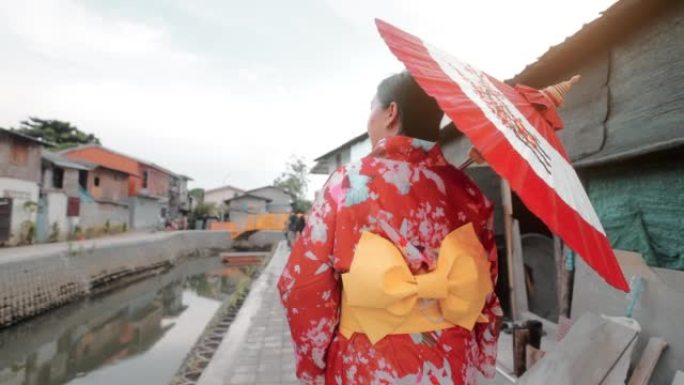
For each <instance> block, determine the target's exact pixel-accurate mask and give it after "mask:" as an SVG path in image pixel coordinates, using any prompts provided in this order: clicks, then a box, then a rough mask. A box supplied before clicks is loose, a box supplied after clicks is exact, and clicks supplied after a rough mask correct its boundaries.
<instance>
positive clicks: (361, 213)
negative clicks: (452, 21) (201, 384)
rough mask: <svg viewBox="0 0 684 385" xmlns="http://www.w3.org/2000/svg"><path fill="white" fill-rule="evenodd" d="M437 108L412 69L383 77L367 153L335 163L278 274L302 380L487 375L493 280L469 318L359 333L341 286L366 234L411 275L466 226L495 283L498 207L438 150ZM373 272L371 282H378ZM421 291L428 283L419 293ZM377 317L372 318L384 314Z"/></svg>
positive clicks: (456, 379) (470, 379) (493, 324)
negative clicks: (388, 246) (390, 250)
mask: <svg viewBox="0 0 684 385" xmlns="http://www.w3.org/2000/svg"><path fill="white" fill-rule="evenodd" d="M441 117H442V112H441V110H440V109H439V107H438V106H437V103H436V102H435V101H434V99H432V98H431V97H429V96H428V95H427V94H425V92H424V91H423V90H422V89H421V88H420V87H419V86H418V85H417V83H416V82H415V80H414V79H413V78H412V77H411V75H410V74H408V73H406V72H403V73H400V74H397V75H394V76H391V77H389V78H387V79H385V80H384V81H382V82H381V83H380V85H379V86H378V89H377V94H376V96H375V98H374V99H373V101H372V104H371V113H370V117H369V120H368V134H369V136H370V140H371V143H372V145H373V150H372V152H371V154H369V155H368V156H366V157H365V158H363V159H361V160H360V161H357V162H352V163H350V164H348V165H345V166H342V167H340V168H339V169H338V170H336V171H335V172H334V173H333V174H332V175H331V176H330V178H329V180H328V181H327V183H326V184H325V186H324V188H323V190H322V193H321V194H320V196H319V198H318V199H317V201H316V202H315V203H314V205H313V208H312V210H311V215H310V218H309V221H308V223H307V226H306V228H305V229H304V232H303V234H302V237H301V238H300V239H299V240H298V241H297V243H296V244H295V245H294V247H293V250H292V254H291V255H290V258H289V261H288V263H287V265H286V267H285V269H284V271H283V273H282V276H281V277H280V280H279V282H278V288H279V290H280V293H281V299H282V302H283V305H284V306H285V309H286V311H287V318H288V321H289V324H290V328H291V331H292V338H293V341H294V345H295V354H296V356H297V376H298V377H299V379H300V380H301V381H302V382H303V383H305V384H475V383H477V377H478V373H480V374H482V375H484V376H485V377H488V378H491V377H492V376H493V375H494V364H495V360H496V341H497V336H498V330H497V319H498V318H499V317H500V316H501V309H500V307H499V304H498V300H497V298H496V295H495V294H494V293H492V292H491V290H490V289H489V290H487V291H486V292H483V293H479V294H477V293H476V296H477V295H480V296H481V298H482V301H481V302H480V303H479V304H477V305H476V306H477V307H478V308H477V314H480V315H479V317H478V319H477V322H476V323H475V321H474V320H473V322H471V323H470V325H468V326H467V327H463V326H458V325H456V324H447V325H448V326H444V324H443V323H442V324H441V326H439V327H436V328H435V330H425V329H424V328H423V329H416V330H417V331H415V332H404V333H402V332H401V328H395V331H393V332H383V333H381V334H379V335H377V334H374V332H370V331H369V332H368V334H366V333H365V332H364V331H363V330H361V329H359V327H360V324H361V323H364V324H366V323H367V321H368V320H369V319H371V318H372V317H370V316H365V315H363V316H358V317H356V320H357V321H358V322H356V321H355V322H349V317H350V316H349V314H351V311H350V310H347V309H349V304H348V303H347V304H345V303H344V302H345V301H346V297H345V295H346V294H345V292H349V293H350V294H351V293H352V291H351V289H353V288H350V287H348V285H349V283H350V282H353V281H352V280H345V278H347V277H346V276H347V275H349V274H346V273H350V268H351V266H352V263H353V262H354V257H355V254H356V253H358V252H359V250H357V249H360V248H361V246H359V245H360V242H361V238H362V234H368V233H370V234H374V235H377V236H380V237H381V238H379V239H380V240H381V242H386V241H382V240H383V239H384V240H387V241H389V242H391V243H392V244H393V245H394V246H396V249H397V252H398V253H400V254H399V255H401V256H402V257H403V262H402V263H405V264H406V266H408V268H409V269H410V272H409V273H410V274H414V275H415V277H420V275H421V274H426V273H429V272H432V271H434V270H435V269H436V267H437V265H438V262H437V261H438V258H437V256H438V255H440V259H441V255H442V254H441V252H440V246H441V245H442V241H443V240H444V239H445V237H447V236H450V234H451V233H452V232H453V231H454V230H456V229H459V228H461V227H462V226H464V225H466V224H472V228H473V229H474V234H473V238H474V239H476V242H478V247H480V249H482V255H483V256H482V259H483V260H484V261H485V263H487V267H486V268H485V270H484V271H485V273H484V274H481V275H484V276H485V280H486V282H485V283H486V285H485V286H487V285H488V287H489V288H491V286H492V285H493V284H494V283H495V281H496V275H497V264H496V261H497V258H496V247H495V244H494V237H493V232H492V213H493V208H492V205H491V203H490V202H489V201H488V200H487V199H486V198H485V197H484V195H483V194H482V193H481V192H480V190H479V189H478V188H477V186H476V185H475V184H474V183H473V182H472V180H470V179H469V178H468V177H467V176H466V175H465V174H464V173H463V172H461V171H460V170H459V169H457V168H455V167H453V166H452V165H450V164H449V163H448V162H447V160H446V159H445V158H444V155H443V154H442V151H441V149H440V146H439V145H438V144H436V141H437V139H438V137H439V124H440V120H441ZM363 237H366V235H363ZM478 240H479V241H478ZM364 242H365V241H364ZM479 245H481V246H479ZM371 254H372V253H371ZM357 258H359V257H357ZM371 259H372V258H371ZM359 263H360V262H359ZM371 265H372V264H371ZM371 268H373V266H371ZM406 270H408V269H406ZM458 273H459V272H458V271H456V274H455V276H456V278H458V277H457V276H458ZM357 276H358V274H357ZM377 278H378V279H376V280H375V283H377V282H380V281H382V282H384V281H383V279H384V278H381V277H377ZM417 279H418V280H419V279H420V278H417ZM410 280H411V282H414V281H416V279H413V278H411V279H410ZM404 281H406V280H404ZM343 282H346V283H345V284H344V285H343ZM402 282H403V281H402ZM345 286H347V287H345ZM376 286H377V285H376ZM442 286H444V287H446V285H442ZM363 290H365V289H363ZM421 290H422V291H425V285H423V289H420V288H419V289H417V290H414V291H421ZM483 290H484V289H483ZM357 291H358V290H357ZM357 296H358V293H357ZM363 296H364V295H363V293H361V295H360V297H363ZM368 296H369V297H373V296H375V295H374V294H370V293H369V294H368ZM438 297H439V295H435V296H432V297H430V296H429V295H428V296H426V297H420V299H419V300H414V302H412V303H415V306H414V308H413V309H412V310H411V311H412V312H417V311H420V309H424V308H426V307H425V306H428V307H430V306H432V307H435V306H437V305H434V304H435V303H436V301H438V300H437V299H434V298H438ZM343 298H345V299H344V300H343ZM439 298H444V297H443V296H442V297H439ZM360 300H362V301H363V298H360ZM416 301H417V302H416ZM347 302H349V301H347ZM439 303H440V304H442V303H443V302H439ZM440 306H441V305H440ZM419 308H420V309H419ZM437 309H439V308H438V307H437ZM480 309H481V310H480ZM376 310H377V309H375V310H371V311H376ZM383 311H384V310H383ZM345 312H347V313H349V314H346V315H345ZM387 314H388V316H387V317H388V318H392V317H395V315H392V314H389V313H387ZM345 316H346V320H347V321H345ZM380 318H381V319H379V320H376V321H377V322H376V323H379V324H382V323H383V319H382V316H381V317H380ZM441 321H442V322H446V321H444V320H443V319H442V320H441ZM373 322H375V321H373ZM345 323H346V324H347V325H346V326H345ZM357 323H358V324H359V325H352V324H357ZM350 325H351V326H350ZM350 328H351V329H350ZM368 330H371V329H370V328H369V329H368ZM407 330H412V329H410V328H409V329H407Z"/></svg>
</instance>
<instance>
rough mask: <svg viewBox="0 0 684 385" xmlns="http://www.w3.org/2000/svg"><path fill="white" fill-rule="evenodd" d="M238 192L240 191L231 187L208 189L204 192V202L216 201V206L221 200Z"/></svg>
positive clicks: (232, 196)
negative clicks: (215, 189)
mask: <svg viewBox="0 0 684 385" xmlns="http://www.w3.org/2000/svg"><path fill="white" fill-rule="evenodd" d="M240 194H242V193H241V192H238V191H236V190H233V189H221V190H217V191H209V192H205V193H204V203H216V205H217V206H220V205H221V204H223V202H225V201H227V200H228V199H231V198H234V197H236V196H238V195H240Z"/></svg>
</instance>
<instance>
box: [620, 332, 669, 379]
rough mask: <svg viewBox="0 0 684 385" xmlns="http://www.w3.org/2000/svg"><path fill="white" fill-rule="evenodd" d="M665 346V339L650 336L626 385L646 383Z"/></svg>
mask: <svg viewBox="0 0 684 385" xmlns="http://www.w3.org/2000/svg"><path fill="white" fill-rule="evenodd" d="M665 348H667V341H665V340H664V339H662V338H660V337H651V338H650V339H649V340H648V344H647V345H646V348H645V349H644V352H643V353H642V354H641V358H640V359H639V363H638V364H637V366H636V368H634V373H632V377H630V379H629V383H628V385H648V381H649V380H650V379H651V374H653V370H654V369H655V366H656V364H657V363H658V360H659V359H660V355H661V354H663V350H665Z"/></svg>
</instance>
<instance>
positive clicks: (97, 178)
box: [93, 176, 100, 187]
mask: <svg viewBox="0 0 684 385" xmlns="http://www.w3.org/2000/svg"><path fill="white" fill-rule="evenodd" d="M93 183H94V184H95V187H100V177H99V176H96V177H95V180H94V181H93Z"/></svg>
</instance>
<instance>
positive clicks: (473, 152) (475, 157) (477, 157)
mask: <svg viewBox="0 0 684 385" xmlns="http://www.w3.org/2000/svg"><path fill="white" fill-rule="evenodd" d="M468 157H470V159H472V161H473V162H475V163H476V164H484V163H487V161H485V159H484V158H483V157H482V154H480V151H478V150H477V149H476V148H475V147H470V150H469V151H468Z"/></svg>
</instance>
